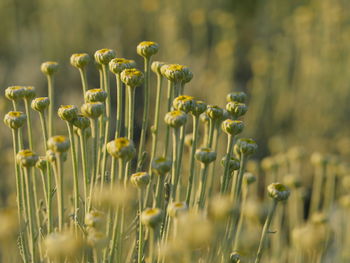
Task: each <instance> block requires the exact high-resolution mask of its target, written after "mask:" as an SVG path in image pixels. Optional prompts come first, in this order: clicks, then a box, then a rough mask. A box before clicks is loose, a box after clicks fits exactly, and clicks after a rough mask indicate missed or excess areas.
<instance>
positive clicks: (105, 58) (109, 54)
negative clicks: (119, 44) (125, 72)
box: [94, 48, 116, 65]
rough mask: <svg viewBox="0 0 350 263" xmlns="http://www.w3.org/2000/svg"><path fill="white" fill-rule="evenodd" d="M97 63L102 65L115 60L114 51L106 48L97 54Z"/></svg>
mask: <svg viewBox="0 0 350 263" xmlns="http://www.w3.org/2000/svg"><path fill="white" fill-rule="evenodd" d="M94 56H95V61H96V62H97V63H98V64H100V65H106V64H108V63H109V62H110V61H111V60H112V59H113V58H115V56H116V55H115V51H114V50H112V49H108V48H104V49H100V50H97V51H96V52H95V55H94Z"/></svg>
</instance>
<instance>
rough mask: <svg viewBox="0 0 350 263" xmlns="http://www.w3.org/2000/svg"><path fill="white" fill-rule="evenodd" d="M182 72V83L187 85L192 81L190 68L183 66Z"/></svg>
mask: <svg viewBox="0 0 350 263" xmlns="http://www.w3.org/2000/svg"><path fill="white" fill-rule="evenodd" d="M182 71H183V74H184V77H183V80H182V83H188V82H190V81H191V80H192V79H193V73H192V71H191V70H190V68H189V67H186V66H184V67H183V69H182Z"/></svg>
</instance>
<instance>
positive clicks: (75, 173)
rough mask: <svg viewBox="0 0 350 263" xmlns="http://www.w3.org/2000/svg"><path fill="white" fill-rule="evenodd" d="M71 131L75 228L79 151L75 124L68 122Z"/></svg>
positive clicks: (77, 205)
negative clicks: (74, 130) (76, 143)
mask: <svg viewBox="0 0 350 263" xmlns="http://www.w3.org/2000/svg"><path fill="white" fill-rule="evenodd" d="M66 123H67V127H68V133H69V140H70V144H71V149H72V154H71V155H72V164H73V181H74V222H75V228H77V220H78V211H79V178H78V163H77V153H76V148H75V140H74V133H73V124H71V123H69V122H66Z"/></svg>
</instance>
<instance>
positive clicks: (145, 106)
mask: <svg viewBox="0 0 350 263" xmlns="http://www.w3.org/2000/svg"><path fill="white" fill-rule="evenodd" d="M150 63H151V60H150V58H144V71H145V82H144V102H143V117H142V128H141V138H140V145H139V152H138V156H137V160H138V161H140V160H141V157H142V154H143V152H144V147H145V141H146V134H147V128H148V127H147V125H148V115H149V114H148V112H149V100H150V90H149V89H150ZM140 169H142V167H140Z"/></svg>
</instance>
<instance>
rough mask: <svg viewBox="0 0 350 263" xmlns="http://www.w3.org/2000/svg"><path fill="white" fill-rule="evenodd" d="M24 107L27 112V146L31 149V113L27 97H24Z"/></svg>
mask: <svg viewBox="0 0 350 263" xmlns="http://www.w3.org/2000/svg"><path fill="white" fill-rule="evenodd" d="M24 107H25V110H26V114H27V126H28V141H29V148H30V149H31V150H33V149H34V148H33V135H32V131H33V130H32V114H31V111H30V109H29V100H28V99H26V98H25V99H24Z"/></svg>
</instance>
